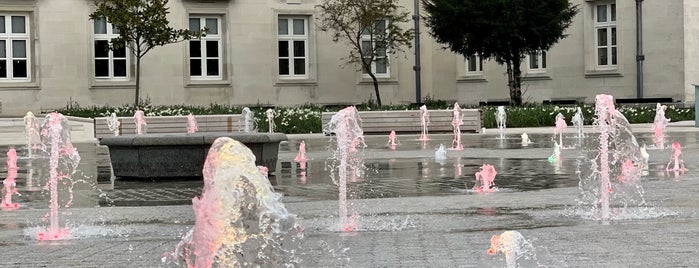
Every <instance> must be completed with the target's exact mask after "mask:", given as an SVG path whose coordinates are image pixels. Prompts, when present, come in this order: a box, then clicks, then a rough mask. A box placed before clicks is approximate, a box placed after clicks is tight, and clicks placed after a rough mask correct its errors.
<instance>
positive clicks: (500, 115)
mask: <svg viewBox="0 0 699 268" xmlns="http://www.w3.org/2000/svg"><path fill="white" fill-rule="evenodd" d="M495 122H497V124H498V130H499V131H500V139H501V140H504V139H505V128H506V127H507V113H505V106H498V110H497V111H496V112H495Z"/></svg>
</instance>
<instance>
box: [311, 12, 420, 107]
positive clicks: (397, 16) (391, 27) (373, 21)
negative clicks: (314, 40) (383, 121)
mask: <svg viewBox="0 0 699 268" xmlns="http://www.w3.org/2000/svg"><path fill="white" fill-rule="evenodd" d="M397 2H398V0H323V3H322V4H320V5H318V6H316V8H318V9H320V11H321V15H320V17H319V19H318V27H319V29H320V30H321V31H324V32H330V33H331V34H332V38H333V41H334V42H340V41H343V42H344V43H346V44H348V45H349V46H350V50H349V55H348V56H347V57H345V58H343V60H344V61H345V63H346V64H356V65H358V67H359V70H361V71H362V72H364V73H366V74H368V75H369V76H370V77H371V79H372V81H373V83H374V92H375V94H376V103H377V104H378V105H379V106H381V105H382V103H381V94H380V93H379V82H378V79H377V78H376V74H375V71H374V70H372V65H374V66H375V67H374V68H377V67H378V68H383V66H388V65H389V58H388V55H389V54H395V53H396V52H399V51H402V47H404V46H408V47H411V44H412V43H411V41H412V39H413V36H414V31H413V29H408V30H404V29H402V27H401V26H400V24H402V23H407V22H408V21H409V20H410V14H409V13H408V12H407V11H404V10H401V7H399V6H398V4H397Z"/></svg>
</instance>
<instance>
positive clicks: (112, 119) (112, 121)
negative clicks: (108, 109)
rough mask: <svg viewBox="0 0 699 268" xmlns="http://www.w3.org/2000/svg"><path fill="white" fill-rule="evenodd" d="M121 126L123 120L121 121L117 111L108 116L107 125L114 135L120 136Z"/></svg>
mask: <svg viewBox="0 0 699 268" xmlns="http://www.w3.org/2000/svg"><path fill="white" fill-rule="evenodd" d="M119 126H121V122H119V119H118V118H117V115H116V113H112V114H110V115H109V116H108V117H107V127H108V128H109V131H111V132H114V136H119Z"/></svg>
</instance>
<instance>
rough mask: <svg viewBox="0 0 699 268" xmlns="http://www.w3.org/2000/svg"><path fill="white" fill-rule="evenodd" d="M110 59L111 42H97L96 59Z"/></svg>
mask: <svg viewBox="0 0 699 268" xmlns="http://www.w3.org/2000/svg"><path fill="white" fill-rule="evenodd" d="M106 57H109V41H107V40H95V58H106Z"/></svg>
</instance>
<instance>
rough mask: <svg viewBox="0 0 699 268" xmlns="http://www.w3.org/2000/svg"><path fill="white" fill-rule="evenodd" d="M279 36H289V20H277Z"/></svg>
mask: <svg viewBox="0 0 699 268" xmlns="http://www.w3.org/2000/svg"><path fill="white" fill-rule="evenodd" d="M277 23H278V24H277V34H279V35H287V34H289V22H288V21H287V19H278V20H277Z"/></svg>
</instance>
